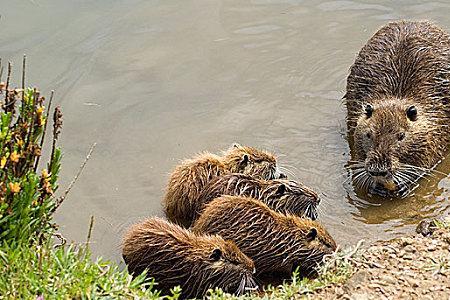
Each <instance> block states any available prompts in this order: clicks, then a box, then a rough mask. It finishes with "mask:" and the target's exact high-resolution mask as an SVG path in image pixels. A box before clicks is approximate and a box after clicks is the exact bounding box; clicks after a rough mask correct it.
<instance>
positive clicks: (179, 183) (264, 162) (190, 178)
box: [163, 144, 280, 227]
mask: <svg viewBox="0 0 450 300" xmlns="http://www.w3.org/2000/svg"><path fill="white" fill-rule="evenodd" d="M228 173H242V174H247V175H251V176H253V177H255V178H261V179H274V178H278V177H280V174H279V173H278V171H277V161H276V158H275V156H274V155H273V154H271V153H269V152H266V151H262V150H258V149H256V148H253V147H247V146H241V145H238V144H234V145H233V146H232V147H231V148H230V149H228V150H227V151H225V152H224V153H223V155H221V156H218V155H215V154H211V153H208V152H205V153H202V154H199V155H197V156H196V157H194V158H192V159H187V160H185V161H183V162H182V163H181V164H180V165H179V166H177V167H176V168H175V170H174V171H173V172H172V174H171V175H170V179H169V183H168V186H167V191H166V195H165V198H164V200H163V206H164V211H165V213H166V216H167V218H168V219H169V220H170V221H172V222H174V223H176V224H179V225H181V226H183V227H188V226H189V225H190V224H191V222H192V219H191V217H192V216H193V215H194V212H195V209H196V207H195V200H196V199H197V198H198V196H199V194H200V193H201V191H202V189H203V187H204V186H205V185H206V184H207V183H208V182H209V181H210V180H211V179H213V178H215V177H216V176H221V175H224V174H228Z"/></svg>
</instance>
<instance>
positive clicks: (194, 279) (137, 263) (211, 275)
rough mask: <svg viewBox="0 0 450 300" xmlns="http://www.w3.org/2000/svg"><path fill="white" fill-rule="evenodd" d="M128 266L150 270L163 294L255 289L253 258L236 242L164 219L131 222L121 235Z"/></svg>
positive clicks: (136, 270) (131, 269) (196, 295)
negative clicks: (193, 231)
mask: <svg viewBox="0 0 450 300" xmlns="http://www.w3.org/2000/svg"><path fill="white" fill-rule="evenodd" d="M122 255H123V258H124V260H125V263H126V264H127V265H128V270H129V272H130V273H131V274H133V275H139V274H141V273H142V272H143V271H144V270H148V274H147V276H148V277H152V278H154V279H155V282H156V283H157V285H156V288H157V289H158V290H161V291H162V292H163V294H169V293H170V289H171V288H173V287H175V286H177V285H178V286H180V287H181V289H182V295H181V296H182V298H184V299H187V298H201V297H204V296H205V295H206V293H207V290H208V289H210V288H215V287H218V288H222V289H223V290H224V291H225V292H228V293H233V294H236V295H239V294H242V293H244V292H245V291H247V290H255V289H256V283H255V280H254V278H253V273H254V269H255V267H254V263H253V261H252V260H251V259H250V258H248V257H247V256H246V255H245V254H243V253H242V252H241V251H240V250H239V248H238V247H237V246H236V245H235V243H233V242H231V241H225V240H224V239H223V238H222V237H220V236H217V235H198V234H194V233H192V232H190V231H189V230H187V229H184V228H181V227H180V226H178V225H176V224H172V223H170V222H167V221H165V220H162V219H160V218H156V217H154V218H150V219H147V220H145V221H143V222H140V223H137V224H135V225H133V226H131V227H130V228H129V230H128V232H127V233H126V234H125V236H124V239H123V247H122Z"/></svg>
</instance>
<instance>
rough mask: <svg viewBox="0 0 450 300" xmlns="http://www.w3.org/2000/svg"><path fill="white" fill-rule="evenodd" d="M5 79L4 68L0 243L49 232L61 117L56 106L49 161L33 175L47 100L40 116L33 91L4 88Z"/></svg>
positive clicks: (40, 101)
mask: <svg viewBox="0 0 450 300" xmlns="http://www.w3.org/2000/svg"><path fill="white" fill-rule="evenodd" d="M0 68H1V69H2V67H1V63H0ZM10 76H11V64H8V73H7V80H6V83H0V96H3V97H4V99H3V103H2V110H1V111H0V240H3V241H14V242H18V241H22V240H29V239H30V238H31V237H37V236H38V235H42V234H44V233H45V232H49V231H51V230H52V229H53V227H54V224H52V223H51V215H52V213H53V212H54V210H55V209H56V206H57V201H56V200H55V198H54V196H53V195H54V192H55V191H56V189H57V187H58V186H57V179H58V172H59V168H60V160H61V151H60V149H59V148H57V147H56V141H57V139H58V135H59V132H60V129H61V125H62V114H61V110H60V108H59V107H56V108H55V110H54V114H53V143H52V151H51V157H50V159H49V162H48V164H47V168H44V169H42V170H41V172H39V174H38V173H37V168H38V166H39V161H40V158H41V150H42V146H43V143H44V137H45V131H46V128H47V122H48V118H49V112H50V106H51V101H52V97H51V98H50V101H49V103H48V110H47V112H45V106H44V104H45V102H46V99H45V97H42V96H40V93H39V91H38V90H37V89H35V88H34V89H30V88H28V89H25V88H22V89H12V88H10ZM22 85H24V84H22ZM52 96H53V93H52Z"/></svg>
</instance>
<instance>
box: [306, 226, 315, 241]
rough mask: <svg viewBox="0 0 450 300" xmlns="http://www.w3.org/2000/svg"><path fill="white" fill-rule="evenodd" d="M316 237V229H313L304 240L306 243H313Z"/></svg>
mask: <svg viewBox="0 0 450 300" xmlns="http://www.w3.org/2000/svg"><path fill="white" fill-rule="evenodd" d="M316 237H317V229H315V228H314V227H313V228H311V229H310V230H309V232H308V234H307V235H306V240H307V241H308V242H311V241H313V240H314V239H315V238H316Z"/></svg>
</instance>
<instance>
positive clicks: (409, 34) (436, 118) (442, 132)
mask: <svg viewBox="0 0 450 300" xmlns="http://www.w3.org/2000/svg"><path fill="white" fill-rule="evenodd" d="M344 98H345V103H346V106H347V110H348V129H349V135H350V142H351V144H352V145H353V148H354V156H355V158H356V159H355V161H356V162H354V169H355V171H356V172H357V173H358V174H360V175H359V176H357V178H358V180H355V183H356V184H357V185H358V186H360V187H362V188H365V189H366V188H369V189H372V190H373V191H374V192H375V193H379V194H382V195H383V190H384V192H385V193H384V194H388V193H386V192H389V191H391V192H395V193H396V194H398V195H401V194H407V193H409V192H410V191H411V189H412V185H413V184H415V183H416V181H417V180H418V178H420V177H421V176H422V175H424V174H426V173H429V172H430V168H433V167H434V166H435V165H436V164H437V163H438V162H439V161H440V160H441V159H442V158H443V157H444V156H445V154H446V152H447V150H448V145H449V143H450V135H449V134H448V127H449V126H450V102H449V100H450V36H449V35H448V34H447V33H446V32H445V31H444V30H442V29H441V28H439V27H438V26H436V25H433V24H431V23H429V22H426V21H421V22H413V21H398V22H392V23H389V24H387V25H386V26H384V27H382V28H381V29H380V30H379V31H378V32H377V33H375V35H374V36H373V37H372V38H371V39H370V40H369V41H368V42H367V44H366V45H365V46H364V47H363V48H362V50H361V51H360V52H359V54H358V56H357V58H356V60H355V63H354V64H353V66H352V67H351V69H350V75H349V76H348V78H347V92H346V94H345V97H344Z"/></svg>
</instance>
